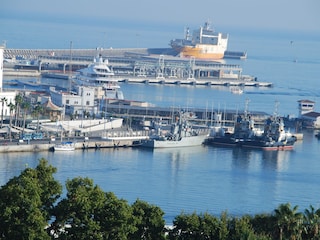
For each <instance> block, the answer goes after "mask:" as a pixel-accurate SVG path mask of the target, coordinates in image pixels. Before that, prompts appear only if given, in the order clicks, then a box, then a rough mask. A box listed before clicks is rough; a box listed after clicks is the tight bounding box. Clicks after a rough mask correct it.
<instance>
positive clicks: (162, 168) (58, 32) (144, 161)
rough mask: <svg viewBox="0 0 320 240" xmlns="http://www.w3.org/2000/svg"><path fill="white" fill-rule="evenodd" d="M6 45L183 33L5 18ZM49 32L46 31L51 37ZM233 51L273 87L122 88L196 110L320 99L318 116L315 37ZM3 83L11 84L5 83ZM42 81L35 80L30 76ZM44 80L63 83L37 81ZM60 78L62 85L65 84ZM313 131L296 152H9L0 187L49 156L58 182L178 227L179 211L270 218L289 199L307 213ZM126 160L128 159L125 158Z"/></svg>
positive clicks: (244, 40) (284, 109)
mask: <svg viewBox="0 0 320 240" xmlns="http://www.w3.org/2000/svg"><path fill="white" fill-rule="evenodd" d="M0 26H1V28H0V41H1V38H2V39H3V40H6V42H7V47H8V48H22V49H23V48H69V44H70V40H72V41H73V43H74V44H75V46H74V47H75V48H96V47H97V46H103V47H105V46H106V47H114V48H116V47H121V48H123V47H167V46H168V42H169V41H170V39H171V38H176V37H181V36H182V34H183V31H180V29H179V28H176V27H171V28H170V29H169V30H168V31H166V29H165V28H164V27H162V28H160V29H159V28H155V29H152V28H150V27H149V28H145V29H142V30H141V29H138V30H135V29H133V28H129V27H128V28H126V27H125V26H124V25H122V26H120V27H119V26H117V28H115V27H110V25H108V27H105V26H102V25H90V24H89V23H87V24H80V23H74V24H72V25H70V24H68V25H63V24H62V23H50V22H33V21H24V22H22V21H21V20H14V19H0ZM44 29H46V31H44ZM229 34H230V40H229V49H230V50H238V51H247V52H248V59H247V60H244V61H240V60H226V62H227V63H233V64H240V65H241V66H242V68H243V74H248V75H254V76H256V77H257V78H258V81H266V82H272V83H273V84H274V87H272V88H255V87H248V88H245V89H244V94H242V95H236V94H232V93H231V92H230V89H229V88H227V87H195V86H163V85H144V84H124V83H123V84H121V88H122V90H123V92H124V95H125V96H126V98H127V99H131V100H141V101H148V102H152V103H155V104H156V105H159V106H175V107H183V108H189V109H192V108H194V107H202V108H205V107H207V108H208V109H211V108H212V107H214V108H215V109H216V108H218V109H221V111H222V110H224V109H239V110H243V109H244V107H245V102H246V100H247V99H248V100H249V101H250V102H249V111H250V110H251V111H253V110H259V111H265V112H267V113H270V114H272V113H273V112H274V111H275V103H276V102H279V107H278V110H277V111H278V114H279V115H282V116H287V115H291V116H297V115H298V108H297V106H298V104H297V101H299V100H301V99H309V100H313V101H315V102H316V111H319V112H320V108H319V106H318V105H317V104H320V91H319V90H320V82H319V75H320V57H319V56H320V38H319V35H316V34H310V35H305V34H299V33H272V32H268V33H264V32H262V31H260V32H246V33H241V32H240V31H239V30H237V31H235V33H234V34H233V33H232V32H229ZM4 80H9V79H8V78H4ZM30 80H35V79H30ZM40 81H43V82H50V81H54V82H56V83H58V84H62V85H63V84H66V83H64V82H61V80H52V79H40ZM59 81H60V82H59ZM314 133H315V132H314V131H313V130H306V131H305V132H304V139H303V141H299V142H297V143H296V144H295V148H294V150H293V151H279V152H264V151H258V150H244V149H233V148H217V147H211V146H206V147H203V146H202V147H195V148H186V149H185V148H183V149H170V150H169V149H168V150H155V151H148V150H143V149H131V148H126V149H101V150H97V151H94V150H89V151H75V152H74V153H68V154H66V153H63V155H62V154H61V153H51V152H50V153H49V152H43V153H8V154H1V155H0V159H1V160H0V185H3V184H5V183H6V182H7V181H8V180H9V179H10V178H12V177H13V176H16V175H18V174H19V173H20V172H21V170H23V169H24V168H25V167H26V166H31V167H34V166H36V164H37V160H38V159H39V158H41V157H44V158H46V159H48V160H49V162H50V164H52V165H54V166H56V167H57V168H58V172H57V174H56V178H57V179H58V180H59V181H61V182H62V183H64V181H65V180H66V179H68V178H73V177H76V176H83V177H89V178H92V179H93V180H94V181H95V183H96V184H98V185H99V186H100V187H101V188H102V189H103V190H105V191H112V192H115V194H116V195H117V196H118V197H120V198H124V199H126V200H128V201H129V202H130V203H132V202H133V201H134V200H136V199H137V198H140V199H142V200H146V201H148V202H150V203H152V204H156V205H158V206H160V207H161V208H162V209H163V210H164V211H165V218H166V221H167V222H168V223H171V221H172V219H173V218H174V216H176V215H178V214H179V213H180V212H181V211H183V210H184V211H186V212H193V211H196V212H198V213H200V212H205V211H208V212H210V213H213V214H220V213H221V212H222V211H225V210H227V211H228V212H229V213H231V214H236V215H240V214H245V213H251V214H255V213H261V212H271V211H272V210H274V209H275V208H276V207H277V206H278V205H279V204H281V203H286V202H290V203H291V204H292V205H298V206H299V209H300V210H301V211H303V210H304V209H305V208H308V207H309V205H310V204H311V205H313V206H314V207H316V208H319V207H320V187H319V184H318V179H319V177H320V161H319V153H320V142H319V141H318V140H317V139H316V138H315V137H314ZM128 156H131V157H130V158H128Z"/></svg>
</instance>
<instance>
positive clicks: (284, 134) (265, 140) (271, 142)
mask: <svg viewBox="0 0 320 240" xmlns="http://www.w3.org/2000/svg"><path fill="white" fill-rule="evenodd" d="M296 141H297V138H296V137H295V136H294V135H293V134H291V133H290V132H288V131H285V129H284V123H283V119H282V118H280V117H273V118H272V119H268V120H267V121H266V123H265V127H264V132H263V134H262V135H261V136H256V135H255V136H252V137H250V138H247V139H244V141H243V142H242V144H241V146H242V147H248V148H260V149H263V150H292V149H293V145H294V143H295V142H296Z"/></svg>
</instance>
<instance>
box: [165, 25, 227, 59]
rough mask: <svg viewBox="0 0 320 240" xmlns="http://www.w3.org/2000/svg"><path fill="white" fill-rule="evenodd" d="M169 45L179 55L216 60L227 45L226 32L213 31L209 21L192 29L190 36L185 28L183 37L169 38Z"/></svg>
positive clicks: (221, 56)
mask: <svg viewBox="0 0 320 240" xmlns="http://www.w3.org/2000/svg"><path fill="white" fill-rule="evenodd" d="M170 45H171V47H172V48H173V49H175V50H176V51H177V52H179V54H180V57H189V58H190V57H194V58H196V59H204V60H216V59H221V58H223V57H224V52H225V51H226V50H227V46H228V34H223V33H219V32H215V31H214V30H213V29H212V28H211V27H210V23H209V22H208V21H207V22H205V24H204V26H201V27H200V28H199V29H197V30H194V31H193V34H192V36H191V35H190V30H189V28H187V30H186V33H185V38H184V39H174V40H171V42H170Z"/></svg>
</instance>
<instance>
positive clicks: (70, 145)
mask: <svg viewBox="0 0 320 240" xmlns="http://www.w3.org/2000/svg"><path fill="white" fill-rule="evenodd" d="M53 150H54V151H74V150H75V144H74V142H61V143H58V144H56V145H54V147H53Z"/></svg>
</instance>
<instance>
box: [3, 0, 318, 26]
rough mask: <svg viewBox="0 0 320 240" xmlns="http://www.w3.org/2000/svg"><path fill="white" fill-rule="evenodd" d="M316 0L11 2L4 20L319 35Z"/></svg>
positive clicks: (59, 0)
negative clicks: (207, 27)
mask: <svg viewBox="0 0 320 240" xmlns="http://www.w3.org/2000/svg"><path fill="white" fill-rule="evenodd" d="M319 9H320V1H319V0H268V1H266V0H219V1H217V0H197V1H190V0H162V1H153V0H136V1H132V0H113V1H108V0H90V1H89V0H53V1H39V0H28V1H26V0H10V1H2V3H1V8H0V20H1V18H2V17H10V18H14V17H26V18H37V19H39V20H43V21H46V20H48V19H51V20H54V21H66V22H68V21H77V19H87V20H88V21H90V19H105V20H107V21H109V22H110V21H111V22H112V21H114V22H123V23H125V22H129V23H132V22H137V23H139V24H140V25H141V26H143V25H145V26H150V25H154V26H155V27H156V26H157V25H175V26H181V27H182V26H186V25H188V26H190V25H193V26H195V27H198V26H200V25H202V24H203V22H204V21H206V20H210V21H211V22H213V23H214V25H215V27H216V28H220V27H221V28H225V27H229V28H243V29H275V30H295V31H313V32H314V31H316V32H320V14H319Z"/></svg>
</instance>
